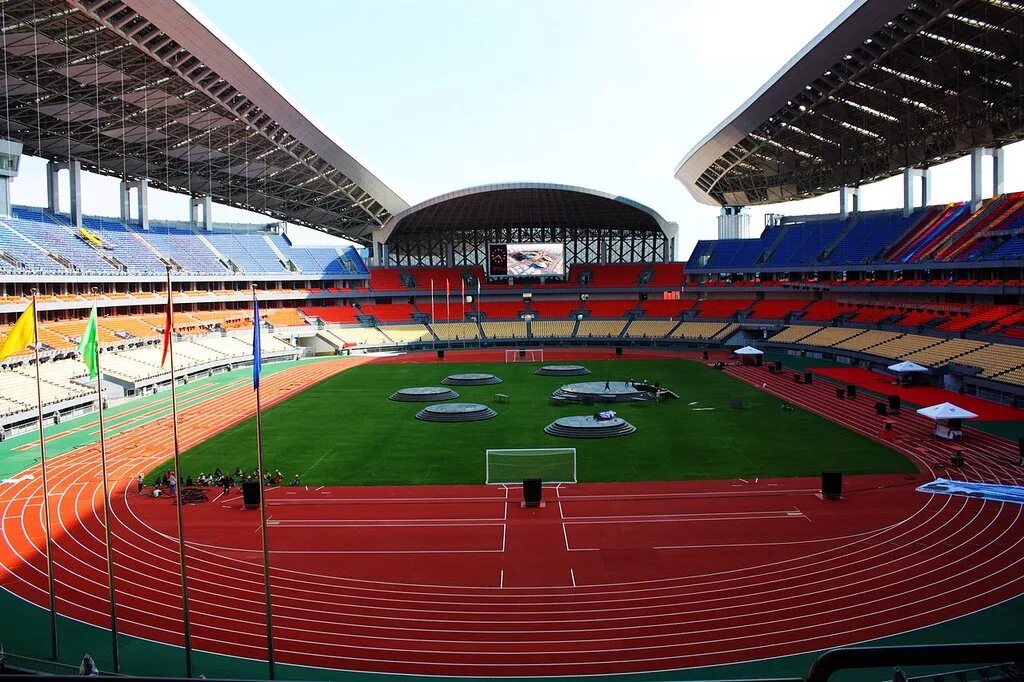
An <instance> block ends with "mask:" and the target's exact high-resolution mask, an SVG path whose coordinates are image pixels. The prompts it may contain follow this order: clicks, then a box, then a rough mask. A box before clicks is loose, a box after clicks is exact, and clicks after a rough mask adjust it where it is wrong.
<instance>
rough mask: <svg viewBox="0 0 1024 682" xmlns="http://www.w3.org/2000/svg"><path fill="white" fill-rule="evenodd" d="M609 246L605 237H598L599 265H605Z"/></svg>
mask: <svg viewBox="0 0 1024 682" xmlns="http://www.w3.org/2000/svg"><path fill="white" fill-rule="evenodd" d="M607 250H608V249H607V244H606V243H605V240H604V237H602V236H600V235H598V237H597V262H598V264H601V263H604V262H605V258H606V257H607V253H606V252H607Z"/></svg>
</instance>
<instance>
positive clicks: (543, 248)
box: [487, 244, 565, 277]
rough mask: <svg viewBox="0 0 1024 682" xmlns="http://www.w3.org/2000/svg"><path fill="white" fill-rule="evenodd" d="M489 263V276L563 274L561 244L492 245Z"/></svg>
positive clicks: (552, 275) (546, 275) (559, 275)
mask: <svg viewBox="0 0 1024 682" xmlns="http://www.w3.org/2000/svg"><path fill="white" fill-rule="evenodd" d="M487 261H488V265H489V267H490V274H491V276H492V277H562V276H564V275H565V246H564V245H563V244H491V245H490V247H489V248H488V258H487Z"/></svg>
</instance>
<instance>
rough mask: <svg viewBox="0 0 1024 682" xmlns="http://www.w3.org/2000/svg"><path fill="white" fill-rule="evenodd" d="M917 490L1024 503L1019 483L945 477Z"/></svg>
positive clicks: (1021, 487)
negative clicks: (974, 481)
mask: <svg viewBox="0 0 1024 682" xmlns="http://www.w3.org/2000/svg"><path fill="white" fill-rule="evenodd" d="M917 491H918V492H920V493H934V494H937V495H966V496H967V497H979V498H981V499H983V500H995V501H997V502H1013V503H1015V504H1024V486H1019V485H996V484H994V483H970V482H967V481H950V480H948V479H945V478H937V479H935V480H934V481H932V482H931V483H925V484H924V485H922V486H920V487H918V489H917Z"/></svg>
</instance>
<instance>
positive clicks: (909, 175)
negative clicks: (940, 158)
mask: <svg viewBox="0 0 1024 682" xmlns="http://www.w3.org/2000/svg"><path fill="white" fill-rule="evenodd" d="M915 178H921V206H922V207H924V206H927V205H928V202H929V200H930V199H931V181H932V169H931V168H904V169H903V215H905V216H909V215H910V214H911V213H913V212H914V208H915V204H914V179H915Z"/></svg>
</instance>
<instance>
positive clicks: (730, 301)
mask: <svg viewBox="0 0 1024 682" xmlns="http://www.w3.org/2000/svg"><path fill="white" fill-rule="evenodd" d="M753 302H754V301H753V299H749V298H714V299H710V298H709V299H704V300H703V301H701V302H700V303H698V304H697V317H703V318H714V319H718V318H730V317H732V316H733V315H735V314H736V313H738V312H740V311H742V310H746V309H747V308H749V307H750V305H751V304H752V303H753Z"/></svg>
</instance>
